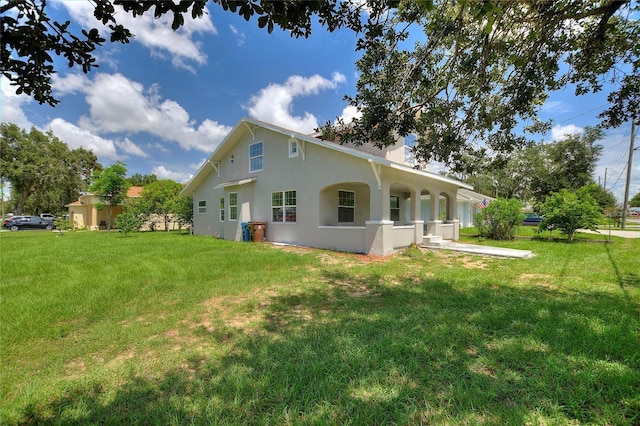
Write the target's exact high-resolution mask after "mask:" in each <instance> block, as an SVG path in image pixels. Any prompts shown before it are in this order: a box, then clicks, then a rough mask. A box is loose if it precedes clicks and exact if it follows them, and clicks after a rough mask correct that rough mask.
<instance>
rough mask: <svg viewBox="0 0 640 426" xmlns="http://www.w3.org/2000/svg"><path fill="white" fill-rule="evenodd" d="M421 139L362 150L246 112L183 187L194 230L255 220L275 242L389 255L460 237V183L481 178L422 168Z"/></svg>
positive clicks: (237, 228)
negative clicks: (414, 153) (416, 160)
mask: <svg viewBox="0 0 640 426" xmlns="http://www.w3.org/2000/svg"><path fill="white" fill-rule="evenodd" d="M412 144H415V138H411V137H408V138H404V139H399V140H398V143H397V144H396V145H394V146H392V147H389V148H387V149H383V150H380V149H377V148H374V147H373V146H366V145H365V146H363V147H358V149H356V147H350V146H344V145H340V144H337V143H334V142H329V141H323V140H322V139H320V138H319V137H315V136H313V135H305V134H302V133H298V132H295V131H291V130H287V129H284V128H282V127H279V126H275V125H272V124H269V123H265V122H261V121H258V120H255V119H251V118H244V119H242V120H241V121H240V122H239V123H238V124H237V125H236V126H235V127H234V128H233V130H232V131H231V132H230V133H229V134H228V135H227V137H226V138H225V139H224V140H223V141H222V143H221V144H220V145H219V146H218V147H217V148H216V149H215V151H214V152H213V153H212V154H211V156H210V157H209V158H208V159H207V160H206V162H205V163H204V164H203V165H202V166H201V167H200V169H199V170H198V171H197V172H196V174H195V175H194V176H193V178H192V179H191V180H190V181H189V183H188V184H187V185H186V186H185V188H184V189H183V190H182V192H181V195H183V196H192V197H193V203H194V206H193V209H194V214H193V233H194V234H196V235H212V236H217V237H220V238H224V239H227V240H235V241H242V239H243V231H242V229H243V228H242V223H243V222H250V221H261V222H264V223H266V229H265V238H266V240H268V241H272V242H281V243H290V244H296V245H303V246H309V247H317V248H327V249H334V250H339V251H347V252H355V253H368V254H373V255H382V256H386V255H390V254H392V253H394V251H395V250H396V249H398V248H402V247H408V246H410V245H411V244H422V243H424V242H430V241H437V240H440V239H442V238H445V239H453V240H455V239H458V237H459V227H460V222H459V220H458V202H457V198H458V191H459V189H461V188H462V189H467V190H471V189H472V187H471V186H470V185H467V184H465V183H463V182H459V181H457V180H455V179H451V178H448V177H445V176H441V175H438V174H435V173H431V172H429V171H425V170H418V169H416V168H414V167H413V164H412V161H413V159H412V158H411V149H410V148H411V146H412Z"/></svg>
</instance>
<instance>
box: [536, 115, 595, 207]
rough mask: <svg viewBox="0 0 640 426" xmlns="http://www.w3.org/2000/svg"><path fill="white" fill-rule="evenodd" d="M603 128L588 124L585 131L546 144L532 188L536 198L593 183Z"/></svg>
mask: <svg viewBox="0 0 640 426" xmlns="http://www.w3.org/2000/svg"><path fill="white" fill-rule="evenodd" d="M602 137H603V133H602V130H600V129H597V128H589V127H588V128H586V129H585V132H584V134H582V135H567V136H566V137H565V139H562V140H559V141H555V142H554V143H551V144H548V145H544V147H543V156H542V162H541V163H540V164H539V166H538V167H537V168H536V173H535V175H534V176H533V179H532V182H531V192H532V195H533V198H534V199H535V200H536V201H537V202H543V201H544V199H545V197H546V196H547V195H549V194H551V193H554V192H559V191H560V190H561V189H568V190H570V191H575V190H577V189H578V188H582V187H583V186H586V185H589V184H591V183H593V173H594V171H595V169H596V165H597V163H598V160H599V159H600V155H601V154H602V146H601V145H597V144H596V142H597V141H598V140H600V139H602Z"/></svg>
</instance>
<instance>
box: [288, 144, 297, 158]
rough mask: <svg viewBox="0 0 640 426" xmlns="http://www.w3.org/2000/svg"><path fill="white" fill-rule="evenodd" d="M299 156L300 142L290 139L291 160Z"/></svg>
mask: <svg viewBox="0 0 640 426" xmlns="http://www.w3.org/2000/svg"><path fill="white" fill-rule="evenodd" d="M297 156H298V141H297V140H295V139H289V158H291V157H297Z"/></svg>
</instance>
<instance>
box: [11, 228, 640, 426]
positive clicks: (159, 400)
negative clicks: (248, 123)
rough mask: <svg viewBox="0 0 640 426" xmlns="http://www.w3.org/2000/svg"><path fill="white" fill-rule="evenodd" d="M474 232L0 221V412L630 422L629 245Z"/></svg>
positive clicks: (637, 247) (637, 386) (28, 417)
mask: <svg viewBox="0 0 640 426" xmlns="http://www.w3.org/2000/svg"><path fill="white" fill-rule="evenodd" d="M466 238H468V239H469V240H470V241H471V240H475V239H473V238H471V237H466ZM587 238H592V237H587ZM481 244H487V245H499V246H506V247H513V248H521V249H527V250H532V251H533V252H534V253H535V256H534V257H533V258H531V259H499V258H488V257H481V256H471V255H462V254H456V253H449V252H444V251H421V250H418V249H410V250H407V251H406V252H404V253H400V254H398V255H396V256H392V257H390V258H387V259H378V258H369V257H367V256H357V255H351V254H341V253H333V252H328V251H320V250H305V249H298V248H292V247H288V248H283V247H275V246H272V245H270V244H254V243H233V242H227V241H222V240H216V239H213V238H211V237H193V236H188V235H178V234H175V233H171V234H166V233H142V234H131V235H130V236H129V237H126V238H125V237H122V236H121V235H119V234H118V233H106V232H72V233H68V234H66V235H64V236H62V237H60V236H57V234H56V233H50V232H26V231H21V232H17V233H0V250H1V252H0V261H1V263H0V278H1V294H0V296H1V306H0V307H1V309H0V327H1V328H0V336H1V348H0V356H1V358H0V359H1V366H0V367H1V371H0V372H1V376H0V391H1V395H0V424H3V425H5V424H9V425H10V424H60V425H69V424H71V425H73V424H77V425H86V424H140V425H148V424H158V425H167V424H175V425H178V424H217V425H218V424H222V425H224V424H229V425H240V424H242V425H246V424H271V425H286V424H304V425H308V424H321V425H322V424H331V425H333V424H352V425H360V424H366V425H383V424H447V425H458V424H495V425H521V424H546V425H556V424H571V425H576V424H599V425H637V424H640V239H636V240H623V239H619V238H614V239H613V243H612V244H604V243H599V242H579V243H576V244H566V243H562V242H551V241H543V240H518V241H515V242H499V243H498V242H493V241H482V242H481Z"/></svg>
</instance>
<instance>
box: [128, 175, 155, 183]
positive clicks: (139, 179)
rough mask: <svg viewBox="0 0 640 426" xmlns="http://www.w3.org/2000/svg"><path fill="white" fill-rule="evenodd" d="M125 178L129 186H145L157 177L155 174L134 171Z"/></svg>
mask: <svg viewBox="0 0 640 426" xmlns="http://www.w3.org/2000/svg"><path fill="white" fill-rule="evenodd" d="M127 180H128V181H129V184H131V186H145V185H149V184H150V183H151V182H155V181H157V180H158V177H157V176H156V175H155V174H150V175H142V174H140V173H135V174H133V175H131V176H129V177H128V178H127Z"/></svg>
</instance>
